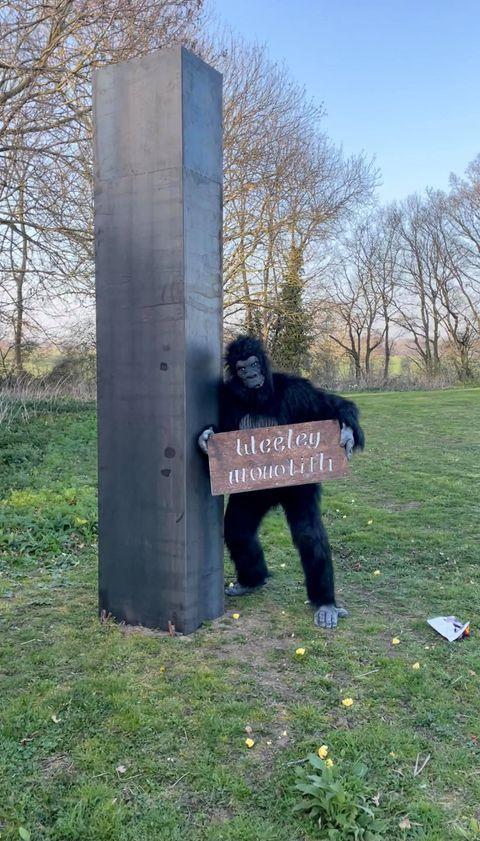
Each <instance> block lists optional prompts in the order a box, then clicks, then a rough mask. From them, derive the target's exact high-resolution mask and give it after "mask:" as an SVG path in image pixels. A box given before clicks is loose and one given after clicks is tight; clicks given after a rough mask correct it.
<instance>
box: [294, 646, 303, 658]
mask: <svg viewBox="0 0 480 841" xmlns="http://www.w3.org/2000/svg"><path fill="white" fill-rule="evenodd" d="M295 654H296V655H297V657H303V655H304V654H305V649H304V648H297V650H296V651H295Z"/></svg>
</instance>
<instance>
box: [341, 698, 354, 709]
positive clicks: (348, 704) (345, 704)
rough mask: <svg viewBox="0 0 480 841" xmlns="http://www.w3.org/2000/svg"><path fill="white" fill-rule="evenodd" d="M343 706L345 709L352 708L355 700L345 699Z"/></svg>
mask: <svg viewBox="0 0 480 841" xmlns="http://www.w3.org/2000/svg"><path fill="white" fill-rule="evenodd" d="M342 704H343V706H344V707H351V706H352V704H353V698H344V699H343V701H342Z"/></svg>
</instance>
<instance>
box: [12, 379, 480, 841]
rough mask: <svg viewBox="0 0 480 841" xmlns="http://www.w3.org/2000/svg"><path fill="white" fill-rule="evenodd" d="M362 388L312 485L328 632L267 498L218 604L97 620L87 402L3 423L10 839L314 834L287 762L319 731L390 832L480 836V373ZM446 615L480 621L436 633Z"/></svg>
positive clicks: (207, 839)
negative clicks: (346, 435) (247, 567)
mask: <svg viewBox="0 0 480 841" xmlns="http://www.w3.org/2000/svg"><path fill="white" fill-rule="evenodd" d="M358 401H359V403H360V405H361V408H362V410H363V419H364V426H365V429H366V433H367V440H368V449H367V451H366V452H365V454H364V455H362V456H359V457H357V458H356V459H355V461H354V465H353V476H352V478H351V479H349V480H343V481H337V482H332V483H330V484H328V483H327V484H326V486H325V488H324V511H325V521H326V524H327V527H328V530H329V533H330V536H331V540H332V544H333V550H334V557H335V564H336V571H337V585H338V596H339V601H341V602H344V603H345V604H347V606H348V607H349V609H350V617H349V618H348V619H347V620H343V621H342V623H341V625H340V627H339V629H338V630H337V631H336V632H334V633H332V632H323V631H319V630H316V629H314V627H313V625H312V615H311V610H310V609H309V608H308V606H306V605H305V603H304V602H305V591H304V587H303V584H302V576H301V573H300V568H299V563H298V561H297V558H296V555H295V552H294V550H293V549H292V546H291V543H290V539H289V536H288V533H287V530H286V528H285V524H284V522H283V519H282V517H281V516H280V514H274V515H272V516H271V517H270V518H269V519H268V520H267V521H266V523H265V525H264V527H263V541H264V545H265V547H266V552H267V557H268V562H269V565H270V567H271V570H272V572H273V577H272V578H271V579H270V581H269V584H268V586H267V588H266V589H265V590H264V592H262V593H257V594H254V595H252V596H249V597H247V598H245V599H243V600H240V599H237V600H236V601H235V603H234V605H233V604H228V605H227V606H226V607H227V612H226V614H225V616H224V617H222V618H221V619H220V620H218V621H216V622H212V623H210V624H209V625H207V626H206V627H203V628H202V629H201V630H200V631H199V632H197V633H196V634H194V635H193V636H191V637H188V638H181V637H177V638H174V639H171V638H169V637H166V636H164V635H155V634H148V633H141V632H129V631H127V630H126V629H124V628H121V627H118V626H116V625H114V624H113V623H107V624H105V625H101V624H99V622H98V621H97V617H96V604H97V603H96V488H95V475H96V472H95V471H96V460H95V453H96V444H95V415H94V410H93V407H87V408H86V409H85V410H80V408H79V409H78V410H76V411H65V412H64V413H62V414H57V415H52V414H49V413H44V414H40V415H38V416H37V417H34V418H33V419H32V420H31V421H30V422H29V423H28V424H23V423H21V422H19V423H17V424H16V425H13V426H11V427H10V428H8V429H5V430H4V431H3V433H1V438H0V445H1V447H0V464H1V474H0V490H1V493H0V497H1V503H0V520H1V524H2V529H1V534H0V606H1V615H2V621H1V636H0V640H1V645H0V648H1V657H0V712H1V728H2V732H1V745H0V838H1V839H2V841H7V839H8V841H11V839H15V841H18V839H19V838H20V837H21V834H19V832H20V829H22V833H23V836H25V837H26V835H25V831H26V833H29V834H30V838H31V841H37V839H49V840H50V839H51V840H52V841H53V840H55V841H100V839H102V841H103V840H104V839H105V841H108V839H112V840H113V839H115V841H156V840H157V839H159V841H176V840H177V839H185V838H188V839H192V841H313V839H315V838H318V837H319V834H318V828H317V827H316V826H315V823H314V822H312V820H311V819H310V818H309V817H308V816H304V815H299V814H294V813H293V811H292V810H293V806H294V804H295V803H296V802H297V798H298V793H293V792H292V788H291V787H292V785H293V783H294V781H295V765H294V764H293V763H295V762H297V761H298V760H301V759H303V758H304V757H306V756H307V754H308V753H310V752H311V751H313V750H315V749H316V748H317V747H318V746H319V745H320V744H322V743H326V744H327V745H328V746H329V748H330V752H331V755H332V757H333V759H334V761H335V762H336V763H337V764H338V765H340V766H342V767H344V768H346V769H348V767H349V765H350V764H351V763H352V762H353V761H354V760H356V759H359V758H361V759H362V760H363V761H365V763H366V764H367V765H368V767H369V772H368V783H369V785H371V787H372V790H374V791H375V792H378V799H379V807H378V809H377V810H376V811H377V812H378V814H379V816H381V817H382V818H383V819H385V820H386V821H387V824H388V827H389V830H388V833H387V835H386V838H387V839H388V841H396V839H399V840H400V839H404V838H405V839H406V838H408V839H424V841H427V839H428V841H447V839H456V838H461V837H469V838H472V839H473V838H475V837H477V838H478V837H479V836H478V835H475V831H474V829H468V827H469V826H470V825H471V826H473V824H471V821H472V820H474V819H475V818H476V817H480V816H479V815H478V810H479V804H480V771H479V758H480V714H479V700H480V694H479V683H480V660H479V637H478V634H477V629H478V627H479V626H480V622H479V620H480V613H479V608H478V604H479V597H480V586H479V575H478V557H479V551H480V550H479V545H480V541H479V537H480V527H479V523H480V510H479V499H480V495H479V487H478V485H479V479H478V477H479V471H480V411H479V407H480V390H474V389H472V390H465V391H457V390H455V391H442V392H429V393H409V394H406V393H396V394H370V395H362V396H360V397H359V398H358ZM370 520H371V521H372V522H371V523H370V524H369V521H370ZM283 565H284V566H283ZM375 570H380V575H374V572H375ZM231 575H232V573H231V570H230V568H229V567H227V576H231ZM235 611H238V612H239V613H240V618H239V619H238V620H234V619H233V618H232V613H233V612H235ZM442 613H456V614H457V615H458V616H460V617H461V618H465V619H467V618H468V619H470V620H471V622H472V631H473V633H472V637H471V638H470V639H469V640H464V641H459V642H457V643H452V644H448V643H447V642H446V641H443V640H442V639H441V638H440V637H438V636H437V635H435V633H434V632H433V631H432V630H431V629H430V628H429V627H428V626H427V624H426V619H427V618H428V617H429V616H432V615H437V614H442ZM394 636H398V637H399V638H400V640H401V642H400V645H398V646H395V647H394V646H392V644H391V640H392V637H394ZM299 646H302V647H305V649H306V653H305V656H304V657H297V656H296V655H295V649H296V648H297V647H299ZM415 662H419V663H420V669H419V670H413V669H412V665H413V663H415ZM346 696H348V697H352V698H353V699H354V704H353V706H352V707H350V708H349V709H345V708H344V707H342V705H341V700H342V698H344V697H346ZM52 716H53V718H52ZM247 725H250V726H251V727H252V728H253V738H254V739H255V746H254V747H253V748H252V749H251V750H248V748H247V747H246V746H245V743H244V742H245V738H246V735H247V734H246V732H245V727H246V726H247ZM392 753H393V754H395V755H394V756H392V755H391V754H392ZM418 754H420V758H421V759H422V760H423V759H425V758H426V756H427V755H428V754H429V755H430V760H429V761H428V763H427V765H426V767H425V768H424V770H423V771H422V773H421V774H420V775H418V776H416V777H414V775H413V769H414V766H415V761H416V758H417V755H418ZM119 769H120V770H119ZM123 769H125V770H123ZM405 816H408V819H409V821H410V824H411V828H410V829H401V828H400V827H399V823H400V822H401V820H402V819H403V818H405ZM462 829H464V830H465V831H467V830H468V831H467V834H466V835H462V834H461V831H462Z"/></svg>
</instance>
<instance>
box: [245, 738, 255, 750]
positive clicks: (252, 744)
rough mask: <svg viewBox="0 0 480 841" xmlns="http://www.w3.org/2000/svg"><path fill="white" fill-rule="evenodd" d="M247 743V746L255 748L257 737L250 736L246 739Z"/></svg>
mask: <svg viewBox="0 0 480 841" xmlns="http://www.w3.org/2000/svg"><path fill="white" fill-rule="evenodd" d="M245 744H246V746H247V748H253V746H254V744H255V739H250V738H248V739H245Z"/></svg>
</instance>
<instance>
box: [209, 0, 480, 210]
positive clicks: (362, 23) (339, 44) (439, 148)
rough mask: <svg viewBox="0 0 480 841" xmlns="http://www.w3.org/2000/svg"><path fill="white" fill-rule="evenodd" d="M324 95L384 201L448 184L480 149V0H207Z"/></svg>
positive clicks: (335, 125) (331, 124) (317, 95)
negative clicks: (372, 165) (372, 161)
mask: <svg viewBox="0 0 480 841" xmlns="http://www.w3.org/2000/svg"><path fill="white" fill-rule="evenodd" d="M211 5H212V7H213V8H214V10H216V13H217V14H218V16H219V17H220V19H221V20H222V21H223V22H224V23H226V24H228V25H230V26H231V27H232V28H233V29H234V30H236V31H237V32H239V33H240V34H242V35H244V36H245V37H246V38H248V39H249V40H256V41H259V42H261V43H266V44H267V45H268V49H269V52H270V55H271V57H272V58H273V59H275V60H285V62H286V64H287V65H288V66H289V68H290V69H291V72H292V75H293V76H294V77H295V78H296V79H297V80H298V81H299V82H300V83H302V84H303V85H305V87H306V89H307V92H308V93H309V94H310V95H311V96H312V97H313V98H314V99H315V100H316V101H321V102H323V103H324V105H325V107H326V110H327V116H326V119H325V121H324V126H325V129H326V131H327V133H328V134H329V136H330V137H331V138H332V140H334V141H335V142H336V143H339V144H340V143H341V144H343V147H344V149H345V152H347V153H351V152H358V151H361V150H364V151H365V152H366V153H367V154H368V155H375V157H376V162H377V165H378V166H379V168H380V169H381V171H382V178H383V185H382V186H380V188H379V196H380V199H381V200H382V201H390V200H392V199H400V198H403V197H404V196H406V195H407V194H408V193H411V192H414V191H422V190H423V189H424V188H425V187H427V186H432V187H438V188H446V187H447V186H448V176H449V174H450V172H452V171H453V172H456V173H458V174H461V173H462V172H463V170H464V169H465V167H466V165H467V163H468V162H469V161H470V160H472V159H473V158H474V157H476V155H477V154H479V153H480V94H479V91H480V0H436V2H435V0H417V2H413V0H403V2H402V0H384V2H382V1H381V0H358V2H355V0H330V2H328V0H295V2H291V0H211Z"/></svg>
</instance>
